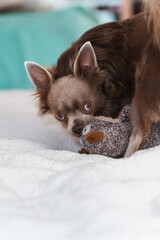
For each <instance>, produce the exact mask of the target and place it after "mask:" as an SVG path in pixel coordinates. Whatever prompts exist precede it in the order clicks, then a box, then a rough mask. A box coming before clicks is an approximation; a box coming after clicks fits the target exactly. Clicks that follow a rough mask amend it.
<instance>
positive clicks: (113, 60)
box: [37, 0, 160, 156]
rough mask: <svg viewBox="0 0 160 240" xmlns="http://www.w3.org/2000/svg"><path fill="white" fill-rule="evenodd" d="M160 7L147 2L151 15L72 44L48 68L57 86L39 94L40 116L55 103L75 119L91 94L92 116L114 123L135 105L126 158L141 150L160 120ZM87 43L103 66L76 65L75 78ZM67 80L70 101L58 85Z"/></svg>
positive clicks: (101, 27)
mask: <svg viewBox="0 0 160 240" xmlns="http://www.w3.org/2000/svg"><path fill="white" fill-rule="evenodd" d="M159 3H160V1H159V0H154V1H148V2H146V3H145V10H146V11H149V12H147V14H144V13H141V14H138V15H136V16H134V17H133V18H131V19H128V20H125V21H121V22H113V23H107V24H102V25H99V26H97V27H95V28H93V29H90V30H89V31H87V32H86V33H84V34H83V35H82V37H81V38H80V39H78V40H77V41H76V42H75V43H73V44H72V46H71V47H70V48H69V49H67V50H66V51H65V52H64V53H63V54H62V55H61V56H60V58H59V59H58V63H57V66H55V67H53V68H50V69H48V71H49V72H50V74H51V75H52V82H49V83H48V84H46V87H44V88H43V89H37V96H38V98H39V100H40V101H39V107H40V113H41V114H45V113H47V112H51V113H53V112H55V106H56V102H57V103H58V104H60V103H61V104H62V106H63V108H65V109H62V106H61V107H60V106H59V105H58V106H59V107H57V110H56V111H59V109H61V110H60V111H63V112H65V113H66V112H67V114H71V112H73V111H75V112H76V110H77V109H78V108H79V111H81V112H82V109H80V106H81V104H79V103H80V101H79V96H81V95H83V96H84V95H87V96H88V98H89V101H90V100H91V101H92V102H93V109H92V112H91V113H90V115H97V116H98V115H103V116H107V117H113V118H115V117H117V116H118V115H119V113H120V111H121V110H122V108H123V107H124V106H125V105H127V104H129V105H130V104H131V125H132V129H133V132H132V135H131V139H130V144H129V147H128V149H127V152H126V156H129V155H130V154H132V153H133V152H134V151H136V150H137V149H138V147H139V145H140V143H141V141H142V139H143V135H144V133H145V132H149V131H150V125H151V122H157V121H159V120H160V107H159V106H160V67H159V66H160V51H159V46H160V44H159V43H160V13H159ZM148 26H150V27H149V28H148ZM87 41H90V42H91V44H92V46H93V48H94V51H95V54H96V57H97V64H98V67H95V68H94V67H92V68H90V69H86V68H85V67H84V68H82V69H79V65H77V68H76V75H75V72H74V71H73V69H74V63H75V61H76V57H77V54H78V52H79V50H80V48H81V46H82V45H83V44H84V43H85V42H87ZM62 78H68V79H72V80H73V79H74V81H72V83H73V85H72V84H70V85H69V81H68V84H67V83H66V84H65V86H64V88H67V86H68V91H71V92H70V94H68V93H67V94H68V98H66V99H62V98H61V96H62V94H61V92H62V91H64V89H63V90H62V88H63V86H60V85H59V83H60V79H62ZM76 81H78V82H79V84H76ZM78 82H77V83H78ZM58 86H59V87H58ZM87 89H88V90H87ZM57 91H58V92H57ZM74 91H75V92H76V95H75V97H73V95H74V93H73V92H74ZM80 91H81V94H80V93H79V92H80ZM87 91H88V92H87ZM83 92H84V94H83ZM84 98H85V96H84ZM70 100H71V101H72V103H73V104H71V105H72V106H71V105H70V104H69V102H70ZM82 102H83V101H82ZM82 105H84V102H83V104H82ZM66 121H67V120H66ZM67 124H68V122H67V123H66V125H67ZM64 125H65V121H64Z"/></svg>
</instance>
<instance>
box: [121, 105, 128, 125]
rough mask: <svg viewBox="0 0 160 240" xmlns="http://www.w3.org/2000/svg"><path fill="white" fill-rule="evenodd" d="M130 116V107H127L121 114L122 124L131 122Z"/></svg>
mask: <svg viewBox="0 0 160 240" xmlns="http://www.w3.org/2000/svg"><path fill="white" fill-rule="evenodd" d="M129 114H130V106H125V107H124V108H123V109H122V111H121V113H120V117H119V118H120V120H121V121H122V122H124V121H127V122H129V120H130V117H129Z"/></svg>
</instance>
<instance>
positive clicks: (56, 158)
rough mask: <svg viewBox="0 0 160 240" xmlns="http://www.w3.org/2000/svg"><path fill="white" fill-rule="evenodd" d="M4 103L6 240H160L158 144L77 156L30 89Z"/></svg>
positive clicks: (1, 222)
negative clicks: (41, 113)
mask: <svg viewBox="0 0 160 240" xmlns="http://www.w3.org/2000/svg"><path fill="white" fill-rule="evenodd" d="M0 100H1V101H0V239H3V240H10V239H12V240H13V239H16V240H22V239H23V240H28V239H29V240H44V239H46V240H112V239H113V240H121V239H122V240H128V239H129V240H132V239H133V240H143V239H144V240H150V239H151V240H153V239H154V240H159V239H160V147H156V148H152V149H149V150H145V151H139V152H137V153H135V154H134V155H133V156H132V157H130V158H127V159H119V160H115V159H110V158H106V157H103V156H98V155H79V154H77V153H76V152H73V151H68V150H74V151H76V150H77V149H78V148H77V146H76V145H74V143H73V142H72V141H71V140H70V141H68V140H66V139H68V137H67V136H63V135H61V134H60V130H59V129H57V126H56V125H54V123H53V124H50V125H48V124H47V125H46V124H43V122H42V121H41V120H40V119H39V118H38V117H36V114H35V113H36V110H35V108H34V107H33V102H32V97H31V96H30V92H22V91H21V92H1V93H0ZM51 130H52V131H51ZM56 131H57V132H56ZM58 131H59V133H58ZM53 133H54V134H53ZM63 140H64V142H63ZM67 144H68V145H67ZM64 146H65V147H66V150H59V149H62V148H64ZM67 149H68V150H67Z"/></svg>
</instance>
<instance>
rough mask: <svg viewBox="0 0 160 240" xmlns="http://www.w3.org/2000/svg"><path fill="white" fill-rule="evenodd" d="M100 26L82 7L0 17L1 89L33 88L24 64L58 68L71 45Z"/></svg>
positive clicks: (88, 11) (91, 12)
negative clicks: (59, 58) (87, 32)
mask: <svg viewBox="0 0 160 240" xmlns="http://www.w3.org/2000/svg"><path fill="white" fill-rule="evenodd" d="M99 23H100V22H99V20H98V17H96V15H95V12H94V11H92V10H89V9H85V8H82V7H73V8H68V9H65V10H59V11H49V12H22V13H13V14H6V15H0V88H1V89H7V88H30V87H32V85H31V83H30V81H29V80H28V77H27V74H26V72H25V69H24V61H34V62H37V63H39V64H41V65H43V66H47V65H53V64H56V61H57V59H58V57H59V55H60V54H61V53H62V52H63V51H64V50H66V49H67V48H68V47H70V45H71V43H72V42H74V41H75V40H77V39H78V38H79V37H80V36H81V35H82V34H83V33H84V32H85V31H86V30H88V29H89V28H92V27H94V26H95V25H97V24H99Z"/></svg>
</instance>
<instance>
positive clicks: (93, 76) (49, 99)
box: [25, 42, 113, 137]
mask: <svg viewBox="0 0 160 240" xmlns="http://www.w3.org/2000/svg"><path fill="white" fill-rule="evenodd" d="M25 67H26V70H27V73H28V76H29V78H30V79H31V81H32V82H33V84H34V86H35V88H36V94H37V96H38V103H39V112H40V114H41V115H43V114H47V113H50V114H52V115H53V116H54V117H55V118H56V119H57V120H58V121H59V122H61V123H62V125H63V127H65V128H67V129H68V131H69V133H71V134H72V135H76V136H78V137H79V136H80V135H81V132H82V130H83V128H84V126H85V125H86V123H87V122H88V121H89V120H90V119H91V117H92V116H94V115H107V113H106V112H105V109H106V108H107V103H106V92H105V93H104V92H103V91H104V89H103V87H104V84H105V83H106V79H109V74H108V73H107V72H106V71H100V70H99V68H98V66H97V60H96V55H95V52H94V49H93V47H92V45H91V44H90V42H86V43H85V44H84V45H83V46H82V47H81V48H80V50H79V52H78V54H77V56H76V58H75V60H74V63H73V64H72V72H71V73H70V74H68V75H64V76H62V77H57V76H56V67H51V68H43V67H41V66H40V65H38V64H36V63H33V62H26V63H25ZM112 87H113V86H110V85H109V84H108V90H109V94H111V92H112ZM105 91H106V88H105ZM108 109H109V106H108ZM108 115H109V113H108Z"/></svg>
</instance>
